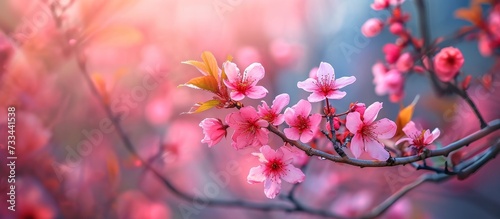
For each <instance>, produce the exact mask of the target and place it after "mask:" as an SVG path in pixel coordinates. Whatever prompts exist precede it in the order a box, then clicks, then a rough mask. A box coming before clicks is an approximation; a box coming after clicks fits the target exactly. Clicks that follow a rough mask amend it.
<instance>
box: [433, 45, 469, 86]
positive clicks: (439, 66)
mask: <svg viewBox="0 0 500 219" xmlns="http://www.w3.org/2000/svg"><path fill="white" fill-rule="evenodd" d="M463 64H464V57H463V55H462V52H461V51H460V50H459V49H457V48H455V47H446V48H443V49H441V51H439V53H438V54H437V55H436V57H435V58H434V66H435V68H436V75H437V77H438V78H439V79H440V80H441V81H444V82H449V81H451V80H452V79H453V78H454V77H455V76H456V75H457V74H458V73H459V71H460V69H461V68H462V66H463Z"/></svg>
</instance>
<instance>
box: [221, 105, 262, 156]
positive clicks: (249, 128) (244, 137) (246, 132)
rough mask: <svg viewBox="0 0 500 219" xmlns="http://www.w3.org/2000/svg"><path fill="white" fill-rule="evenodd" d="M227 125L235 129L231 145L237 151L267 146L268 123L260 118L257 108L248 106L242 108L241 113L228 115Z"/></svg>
mask: <svg viewBox="0 0 500 219" xmlns="http://www.w3.org/2000/svg"><path fill="white" fill-rule="evenodd" d="M226 123H227V124H228V125H229V127H231V128H233V129H235V130H234V133H233V136H232V137H231V139H232V140H233V142H232V143H231V145H232V146H233V147H234V148H235V149H242V148H245V147H248V146H262V145H264V144H267V141H268V139H269V136H268V134H269V131H268V130H267V126H268V122H267V121H266V120H263V119H261V118H260V117H259V115H258V114H257V111H256V110H255V108H253V107H251V106H246V107H243V108H241V109H240V111H239V112H234V113H231V114H229V115H227V117H226Z"/></svg>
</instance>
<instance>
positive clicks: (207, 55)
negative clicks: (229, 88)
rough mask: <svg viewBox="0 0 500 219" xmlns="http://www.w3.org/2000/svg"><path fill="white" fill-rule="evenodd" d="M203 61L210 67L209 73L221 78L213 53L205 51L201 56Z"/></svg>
mask: <svg viewBox="0 0 500 219" xmlns="http://www.w3.org/2000/svg"><path fill="white" fill-rule="evenodd" d="M201 59H202V60H203V62H205V64H206V65H207V67H208V73H209V74H210V75H212V76H213V77H214V78H217V79H218V78H219V67H218V66H217V60H216V59H215V57H214V55H213V54H212V53H211V52H208V51H205V52H203V53H202V54H201Z"/></svg>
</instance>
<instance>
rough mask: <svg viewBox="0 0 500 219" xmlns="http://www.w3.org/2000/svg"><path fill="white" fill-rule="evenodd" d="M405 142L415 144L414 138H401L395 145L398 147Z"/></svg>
mask: <svg viewBox="0 0 500 219" xmlns="http://www.w3.org/2000/svg"><path fill="white" fill-rule="evenodd" d="M405 141H407V142H410V144H412V143H413V139H412V138H401V139H399V140H398V141H396V143H395V145H398V144H400V143H403V142H405Z"/></svg>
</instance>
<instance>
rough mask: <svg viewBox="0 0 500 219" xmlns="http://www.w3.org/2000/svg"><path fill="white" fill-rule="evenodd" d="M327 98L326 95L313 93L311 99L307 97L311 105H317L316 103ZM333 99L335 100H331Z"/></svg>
mask: <svg viewBox="0 0 500 219" xmlns="http://www.w3.org/2000/svg"><path fill="white" fill-rule="evenodd" d="M325 98H326V97H325V95H322V94H320V93H318V92H313V93H311V94H310V95H309V97H307V100H308V101H309V102H311V103H315V102H320V101H322V100H324V99H325ZM331 99H333V98H331Z"/></svg>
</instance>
